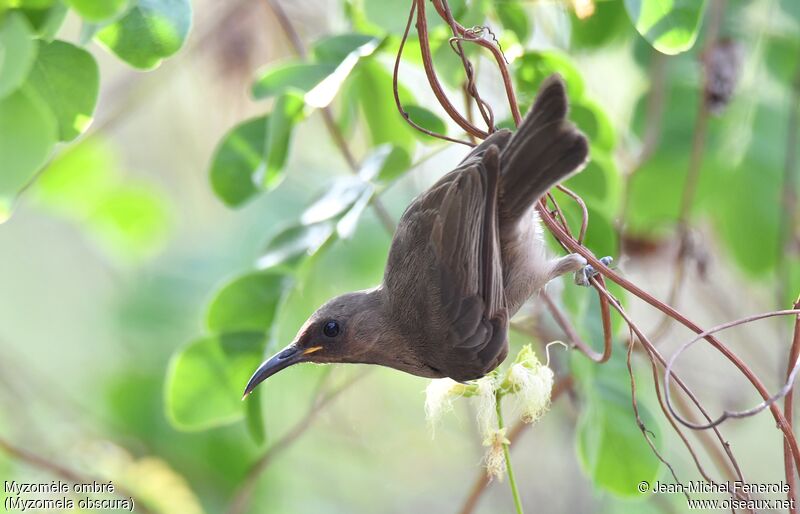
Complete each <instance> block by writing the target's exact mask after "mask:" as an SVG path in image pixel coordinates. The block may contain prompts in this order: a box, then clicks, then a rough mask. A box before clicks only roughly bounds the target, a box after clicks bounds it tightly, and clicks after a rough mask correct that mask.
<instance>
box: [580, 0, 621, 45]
mask: <svg viewBox="0 0 800 514" xmlns="http://www.w3.org/2000/svg"><path fill="white" fill-rule="evenodd" d="M570 18H571V19H572V32H571V33H570V35H571V38H572V46H573V47H575V48H590V49H596V48H601V47H602V46H603V45H608V44H610V43H612V42H614V40H616V39H619V38H620V37H622V36H624V35H626V34H628V33H632V30H630V29H628V27H630V21H629V19H628V16H627V15H626V14H625V5H624V4H623V3H622V0H603V1H598V2H594V13H592V14H591V16H587V17H586V18H583V19H581V18H578V17H577V16H576V15H575V13H574V11H572V10H570Z"/></svg>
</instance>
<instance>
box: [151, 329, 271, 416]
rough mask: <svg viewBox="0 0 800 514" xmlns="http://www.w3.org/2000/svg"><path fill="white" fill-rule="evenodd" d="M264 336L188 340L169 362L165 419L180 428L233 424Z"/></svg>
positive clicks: (240, 412)
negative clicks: (190, 341)
mask: <svg viewBox="0 0 800 514" xmlns="http://www.w3.org/2000/svg"><path fill="white" fill-rule="evenodd" d="M263 347H264V335H263V334H261V333H238V334H221V335H218V336H210V337H206V338H203V339H199V340H196V341H193V342H192V343H190V344H189V345H187V346H185V347H183V348H182V349H180V350H179V351H178V352H177V353H176V354H175V355H174V356H173V357H172V360H171V362H170V366H169V370H168V371H167V380H166V402H165V403H166V409H167V417H168V419H169V420H170V422H171V423H172V425H173V426H175V427H176V428H178V429H180V430H204V429H208V428H212V427H216V426H221V425H226V424H229V423H233V422H235V421H238V420H239V419H241V418H242V416H243V415H244V407H245V402H242V393H243V392H244V387H245V385H246V384H247V380H248V378H249V377H250V375H251V374H252V372H253V371H254V370H255V369H256V367H257V366H258V365H259V363H260V362H261V356H262V351H263Z"/></svg>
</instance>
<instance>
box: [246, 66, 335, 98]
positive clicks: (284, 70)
mask: <svg viewBox="0 0 800 514" xmlns="http://www.w3.org/2000/svg"><path fill="white" fill-rule="evenodd" d="M335 69H336V66H335V65H333V64H330V63H323V64H317V63H304V62H288V63H281V64H278V65H275V66H270V67H269V68H267V69H266V70H264V71H263V72H262V73H261V76H260V77H259V78H258V79H256V81H255V83H254V84H253V90H252V93H253V98H256V99H258V100H261V99H264V98H270V97H273V96H277V95H280V94H282V93H285V92H286V91H288V90H290V89H296V90H299V91H301V92H303V93H306V92H308V91H310V90H312V89H313V88H314V86H316V85H317V84H319V83H320V82H322V80H323V79H325V77H327V76H328V75H330V74H331V73H333V71H334V70H335Z"/></svg>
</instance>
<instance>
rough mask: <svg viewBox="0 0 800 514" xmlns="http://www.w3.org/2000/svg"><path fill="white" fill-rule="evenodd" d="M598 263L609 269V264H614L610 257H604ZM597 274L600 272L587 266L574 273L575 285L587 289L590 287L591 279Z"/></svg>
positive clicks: (589, 265)
mask: <svg viewBox="0 0 800 514" xmlns="http://www.w3.org/2000/svg"><path fill="white" fill-rule="evenodd" d="M600 262H602V263H603V264H604V265H605V266H606V267H610V266H611V263H613V262H614V258H613V257H611V256H606V257H603V258H602V259H600ZM599 274H600V272H599V271H597V270H596V269H594V266H592V265H591V264H587V265H586V266H584V267H583V268H581V269H580V270H578V271H576V272H575V283H576V284H577V285H579V286H584V287H589V286H590V285H592V278H594V277H596V276H597V275H599Z"/></svg>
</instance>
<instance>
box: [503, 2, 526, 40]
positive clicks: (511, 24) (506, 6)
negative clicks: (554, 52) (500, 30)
mask: <svg viewBox="0 0 800 514" xmlns="http://www.w3.org/2000/svg"><path fill="white" fill-rule="evenodd" d="M494 9H495V12H496V13H497V17H498V18H500V22H501V23H502V24H503V27H505V28H506V29H508V30H510V31H511V32H513V33H514V35H515V36H517V39H518V40H519V42H520V43H523V44H524V43H526V42H527V41H528V37H529V36H530V34H531V26H530V21H529V20H528V14H527V13H526V12H525V9H524V8H523V7H522V4H521V3H520V2H517V1H513V0H504V1H501V2H496V3H495V4H494Z"/></svg>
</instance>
